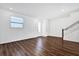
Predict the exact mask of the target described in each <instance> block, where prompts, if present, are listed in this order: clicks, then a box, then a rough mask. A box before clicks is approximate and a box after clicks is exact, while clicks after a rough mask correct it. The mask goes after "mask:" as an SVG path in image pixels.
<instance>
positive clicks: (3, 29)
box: [0, 9, 45, 44]
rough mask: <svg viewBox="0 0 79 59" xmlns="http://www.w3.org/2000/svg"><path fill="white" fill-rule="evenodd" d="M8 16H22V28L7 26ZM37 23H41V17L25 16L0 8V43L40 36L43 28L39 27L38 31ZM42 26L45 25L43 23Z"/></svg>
mask: <svg viewBox="0 0 79 59" xmlns="http://www.w3.org/2000/svg"><path fill="white" fill-rule="evenodd" d="M10 16H18V17H23V18H24V28H23V29H11V28H10V26H9V20H10ZM38 23H41V24H42V23H43V21H42V19H41V20H40V19H37V18H32V17H27V16H23V15H20V14H18V13H14V12H10V11H7V10H2V9H0V44H1V43H7V42H13V41H17V40H22V39H27V38H33V37H37V36H41V35H42V34H43V33H42V30H43V29H44V28H43V29H42V28H40V32H39V31H38ZM41 26H42V25H41ZM44 26H45V23H44V24H43V26H42V27H44ZM44 30H45V29H44ZM44 30H43V31H44Z"/></svg>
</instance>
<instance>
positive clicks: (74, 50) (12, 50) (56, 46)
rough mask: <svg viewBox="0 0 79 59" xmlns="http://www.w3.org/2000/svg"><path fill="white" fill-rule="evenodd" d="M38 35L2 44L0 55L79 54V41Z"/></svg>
mask: <svg viewBox="0 0 79 59" xmlns="http://www.w3.org/2000/svg"><path fill="white" fill-rule="evenodd" d="M63 42H64V44H63V47H62V39H61V38H59V37H51V36H48V37H37V38H31V39H28V40H27V39H25V40H21V41H16V42H11V43H6V44H1V45H0V56H79V43H75V42H70V41H63Z"/></svg>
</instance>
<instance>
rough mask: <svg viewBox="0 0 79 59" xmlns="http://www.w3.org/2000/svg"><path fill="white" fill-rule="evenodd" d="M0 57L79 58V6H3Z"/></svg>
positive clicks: (1, 7)
mask: <svg viewBox="0 0 79 59" xmlns="http://www.w3.org/2000/svg"><path fill="white" fill-rule="evenodd" d="M0 56H79V3H0Z"/></svg>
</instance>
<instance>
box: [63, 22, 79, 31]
mask: <svg viewBox="0 0 79 59" xmlns="http://www.w3.org/2000/svg"><path fill="white" fill-rule="evenodd" d="M78 23H79V21H77V22H75V23H73V24H72V25H70V26H68V27H67V28H65V29H64V30H68V29H69V28H71V27H73V26H75V25H76V24H78Z"/></svg>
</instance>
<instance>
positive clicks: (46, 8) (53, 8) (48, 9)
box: [0, 3, 79, 19]
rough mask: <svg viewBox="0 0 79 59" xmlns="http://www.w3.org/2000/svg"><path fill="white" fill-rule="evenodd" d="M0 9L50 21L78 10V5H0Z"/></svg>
mask: <svg viewBox="0 0 79 59" xmlns="http://www.w3.org/2000/svg"><path fill="white" fill-rule="evenodd" d="M0 7H2V8H5V9H9V8H13V9H12V10H13V11H16V12H20V13H23V14H25V15H27V16H31V17H36V18H45V19H51V18H54V17H58V16H59V15H62V14H64V13H66V12H69V11H73V10H76V9H78V8H79V4H78V3H74V4H73V3H70V4H68V3H63V4H62V3H0Z"/></svg>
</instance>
